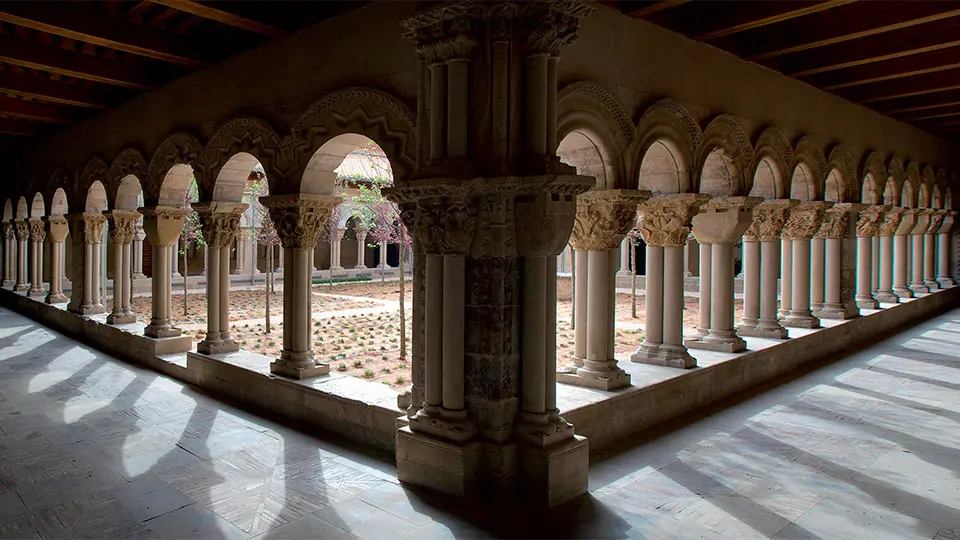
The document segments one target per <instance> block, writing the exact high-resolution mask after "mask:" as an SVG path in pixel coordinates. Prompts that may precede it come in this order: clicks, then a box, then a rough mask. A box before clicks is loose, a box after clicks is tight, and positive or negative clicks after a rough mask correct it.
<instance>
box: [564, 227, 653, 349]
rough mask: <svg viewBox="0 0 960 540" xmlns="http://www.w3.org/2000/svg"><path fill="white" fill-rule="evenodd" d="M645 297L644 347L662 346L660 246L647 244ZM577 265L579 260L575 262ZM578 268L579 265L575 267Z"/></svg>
mask: <svg viewBox="0 0 960 540" xmlns="http://www.w3.org/2000/svg"><path fill="white" fill-rule="evenodd" d="M646 254H647V257H646V264H647V275H646V289H647V290H646V297H645V308H644V327H645V331H644V338H643V343H644V345H649V346H654V347H659V346H660V345H661V344H663V316H664V313H663V259H664V249H663V247H662V246H654V245H652V244H647V248H646ZM577 262H578V263H579V262H580V261H579V259H578V260H577ZM577 266H578V268H579V264H578V265H577Z"/></svg>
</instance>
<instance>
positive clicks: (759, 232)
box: [743, 199, 800, 242]
mask: <svg viewBox="0 0 960 540" xmlns="http://www.w3.org/2000/svg"><path fill="white" fill-rule="evenodd" d="M798 204H800V201H797V200H794V199H774V200H769V201H763V202H762V203H760V204H758V205H757V206H756V207H754V209H753V223H752V224H751V225H750V228H749V229H747V232H746V233H744V235H743V236H744V238H745V239H747V240H754V241H758V242H779V241H780V235H781V233H782V232H783V227H784V225H786V223H787V215H788V213H789V211H790V208H792V207H794V206H796V205H798Z"/></svg>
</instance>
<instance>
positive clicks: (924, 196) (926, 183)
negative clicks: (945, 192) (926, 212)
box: [917, 165, 937, 208]
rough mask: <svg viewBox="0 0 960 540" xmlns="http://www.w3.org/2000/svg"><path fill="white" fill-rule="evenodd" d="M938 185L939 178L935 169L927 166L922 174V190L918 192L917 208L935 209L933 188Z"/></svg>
mask: <svg viewBox="0 0 960 540" xmlns="http://www.w3.org/2000/svg"><path fill="white" fill-rule="evenodd" d="M936 184H937V176H936V174H934V172H933V168H932V167H930V166H929V165H927V166H926V167H924V168H923V170H922V171H921V173H920V188H919V190H918V191H917V206H918V207H920V208H933V206H931V204H932V202H933V188H934V186H935V185H936Z"/></svg>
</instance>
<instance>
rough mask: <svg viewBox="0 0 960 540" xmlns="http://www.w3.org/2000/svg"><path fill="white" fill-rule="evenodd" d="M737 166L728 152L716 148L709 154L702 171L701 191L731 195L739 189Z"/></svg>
mask: <svg viewBox="0 0 960 540" xmlns="http://www.w3.org/2000/svg"><path fill="white" fill-rule="evenodd" d="M736 175H737V167H736V165H734V163H733V158H731V157H730V156H729V155H728V154H727V152H726V151H725V150H724V149H722V148H714V149H713V150H711V151H710V153H709V154H707V158H706V159H705V160H704V162H703V170H702V171H701V173H700V190H699V191H700V193H704V194H707V195H712V196H714V197H730V196H732V195H734V194H735V193H736V191H737V186H736V180H735V179H736Z"/></svg>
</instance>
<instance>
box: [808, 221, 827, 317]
mask: <svg viewBox="0 0 960 540" xmlns="http://www.w3.org/2000/svg"><path fill="white" fill-rule="evenodd" d="M823 289H824V241H823V238H822V237H819V236H814V237H813V238H811V239H810V310H811V311H813V312H817V311H820V310H821V309H823Z"/></svg>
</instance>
